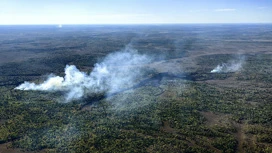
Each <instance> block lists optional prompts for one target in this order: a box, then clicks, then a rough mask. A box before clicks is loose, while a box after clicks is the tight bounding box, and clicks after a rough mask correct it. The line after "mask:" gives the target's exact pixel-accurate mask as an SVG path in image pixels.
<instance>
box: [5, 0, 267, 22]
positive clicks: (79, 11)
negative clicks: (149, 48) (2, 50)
mask: <svg viewBox="0 0 272 153" xmlns="http://www.w3.org/2000/svg"><path fill="white" fill-rule="evenodd" d="M161 23H163V24H164V23H166V24H167V23H272V0H0V24H1V25H3V24H4V25H7V24H161Z"/></svg>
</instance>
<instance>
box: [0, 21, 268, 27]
mask: <svg viewBox="0 0 272 153" xmlns="http://www.w3.org/2000/svg"><path fill="white" fill-rule="evenodd" d="M183 24H184V25H185V24H187V25H188V24H272V22H210V23H207V22H199V23H195V22H192V23H190V22H188V23H64V24H60V23H58V24H57V23H56V24H54V23H48V24H47V23H41V24H39V23H30V24H24V23H23V24H0V26H17V25H18V26H24V25H26V26H27V25H37V26H39V25H54V26H58V25H62V26H63V25H64V26H65V25H68V26H69V25H183Z"/></svg>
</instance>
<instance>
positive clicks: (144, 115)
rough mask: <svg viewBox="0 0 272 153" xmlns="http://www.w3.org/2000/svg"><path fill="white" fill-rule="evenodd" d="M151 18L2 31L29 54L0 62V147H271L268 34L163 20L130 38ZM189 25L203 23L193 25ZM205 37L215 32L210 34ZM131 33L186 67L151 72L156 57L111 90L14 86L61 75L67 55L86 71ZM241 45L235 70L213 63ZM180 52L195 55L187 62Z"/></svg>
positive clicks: (4, 43) (139, 44)
mask: <svg viewBox="0 0 272 153" xmlns="http://www.w3.org/2000/svg"><path fill="white" fill-rule="evenodd" d="M149 28H150V27H144V28H143V27H142V28H139V29H137V28H135V27H130V28H128V29H126V28H124V27H123V28H120V27H117V28H116V29H117V31H118V32H115V31H114V30H112V29H114V28H111V29H110V28H106V29H103V28H102V29H99V28H98V29H95V28H91V29H88V28H86V29H87V30H86V29H84V28H83V29H84V30H83V31H75V32H74V31H69V30H67V31H65V29H64V28H63V29H64V30H63V31H59V32H55V33H54V32H52V33H50V32H48V31H50V30H48V31H42V32H40V33H39V34H36V33H35V32H32V31H30V32H29V31H27V32H25V33H26V34H29V35H25V36H23V37H21V36H16V39H14V40H13V41H11V40H8V37H7V36H8V35H11V34H5V35H4V34H2V36H3V37H2V38H1V40H0V44H1V49H2V51H1V52H2V54H4V53H5V52H6V53H8V52H9V51H10V52H16V53H18V54H19V53H20V52H21V54H25V56H26V58H23V57H22V58H23V59H20V60H19V59H18V60H16V61H10V62H2V63H0V152H1V148H4V149H5V150H6V151H10V150H16V151H17V152H41V153H45V152H46V153H47V152H48V153H53V152H56V153H62V152H63V153H68V152H71V153H95V152H97V153H108V152H111V153H121V152H129V153H131V152H135V153H141V152H143V153H145V152H149V153H153V152H154V153H155V152H186V153H193V152H199V153H203V152H211V153H214V152H215V153H220V152H222V153H234V152H246V153H251V152H252V153H255V152H264V153H271V152H272V103H271V99H272V77H271V74H272V67H271V65H272V54H271V49H272V46H271V44H270V43H267V42H251V43H249V42H246V41H243V42H239V41H238V42H237V41H235V42H229V41H227V42H224V41H223V40H226V39H233V38H236V37H238V36H237V35H239V33H238V34H237V33H233V34H229V33H228V30H229V27H226V29H227V30H225V33H224V34H222V35H216V33H214V32H212V28H210V27H208V28H207V29H206V28H205V27H195V28H194V29H190V28H189V27H170V28H169V27H164V28H166V29H167V28H169V29H171V30H169V33H166V34H164V33H163V34H161V33H159V32H158V31H159V30H160V28H158V27H157V29H156V28H154V29H153V30H150V31H149V36H146V37H144V36H141V37H140V36H139V37H138V36H137V39H136V38H134V37H136V34H135V33H136V31H143V32H147V31H148V30H147V29H149ZM217 28H218V27H217ZM234 28H238V29H239V28H242V27H234ZM252 28H253V29H254V26H253V27H252ZM116 29H115V30H116ZM120 29H121V30H120ZM131 29H133V30H131ZM151 29H152V28H151ZM179 29H181V30H179ZM183 29H185V30H183ZM188 29H189V30H191V31H192V33H190V32H188ZM269 29H271V26H270V28H268V30H269ZM88 30H89V31H91V32H86V31H88ZM103 30H105V31H104V32H103V33H102V32H101V31H103ZM107 30H108V31H107ZM111 30H112V31H111ZM194 30H202V31H204V32H206V33H205V34H203V35H194V33H193V31H194ZM18 31H19V32H20V30H18ZM84 31H85V33H84ZM124 31H126V32H124ZM223 31H224V29H223ZM243 32H247V33H249V35H250V37H249V38H248V39H250V40H252V39H255V38H256V39H259V37H264V36H267V37H269V38H267V39H269V40H271V35H269V33H261V32H260V33H250V31H243ZM270 33H271V32H270ZM178 34H180V35H178ZM191 34H192V35H191ZM228 34H229V35H228ZM181 35H182V37H181ZM72 36H73V37H72ZM170 36H172V37H170ZM11 37H13V36H11ZM14 37H15V36H14ZM17 37H18V38H17ZM179 37H181V38H179ZM178 38H179V39H178ZM177 39H178V41H174V40H177ZM211 39H216V40H214V41H213V42H209V43H208V42H207V43H206V40H207V41H208V40H209V41H211ZM237 39H240V40H242V39H244V38H243V37H242V38H237ZM22 40H25V41H28V42H25V41H24V42H20V41H22ZM130 42H132V44H133V45H134V47H135V48H136V49H138V51H139V52H140V53H147V54H150V55H153V54H161V53H165V52H167V53H169V52H170V53H169V54H166V55H165V57H164V59H161V58H159V57H156V58H155V62H154V63H155V64H156V62H157V63H163V64H166V65H167V63H168V64H169V63H170V65H172V64H173V63H174V64H177V65H178V66H183V67H182V70H183V71H184V74H185V75H186V77H178V76H175V75H174V76H172V75H165V76H162V77H161V78H160V79H157V78H156V76H158V75H160V74H161V73H162V72H161V71H162V70H160V69H159V68H156V65H155V68H154V66H152V68H153V69H148V70H149V71H148V72H147V73H146V75H145V77H146V78H145V79H147V80H148V79H150V78H155V79H154V80H152V79H151V81H149V82H148V81H147V82H145V83H142V84H139V85H138V86H137V85H136V86H134V87H133V88H130V89H128V90H125V91H122V92H118V93H116V94H113V95H110V96H107V95H106V94H105V93H103V92H102V93H96V94H92V95H89V96H87V97H84V98H81V99H79V100H73V101H71V102H64V101H63V99H62V97H63V96H64V94H65V93H63V92H60V91H59V92H47V91H32V90H29V91H24V90H15V89H14V88H15V87H17V86H18V85H20V84H22V83H23V82H24V81H30V82H36V83H38V82H41V81H44V80H45V78H46V75H49V74H50V73H54V74H57V75H60V76H63V75H64V74H63V69H64V67H65V65H66V64H74V65H76V66H77V67H78V68H79V69H80V70H81V71H84V72H88V73H89V72H91V71H92V69H93V65H94V64H95V63H96V62H99V61H100V60H101V59H103V57H105V56H106V55H107V54H108V53H110V52H113V51H117V50H120V49H121V48H123V47H124V46H125V44H127V43H130ZM222 43H224V45H223V46H225V48H224V47H223V48H221V47H222ZM11 46H13V47H11ZM244 46H246V47H244ZM262 46H263V47H262ZM235 47H236V48H235ZM54 48H55V50H54ZM234 48H235V49H234ZM239 48H240V49H245V50H246V49H248V50H246V51H245V52H243V53H242V54H241V55H243V56H244V57H245V59H244V64H243V68H242V69H241V70H240V71H237V72H229V73H210V71H211V70H212V69H213V68H214V67H216V65H218V64H221V63H222V62H227V61H229V60H231V59H232V58H233V57H234V56H235V55H236V54H235V52H236V51H237V50H239ZM250 48H252V50H250ZM255 48H260V50H264V52H262V51H258V50H255ZM23 49H24V50H23ZM220 49H221V50H224V49H225V50H226V51H225V52H221V50H220ZM203 50H204V51H203ZM209 50H210V52H209ZM198 51H203V52H198ZM206 52H209V53H206ZM36 56H38V58H36ZM186 59H189V61H190V62H191V61H193V64H191V63H189V64H187V65H186ZM174 60H180V61H183V62H184V63H185V64H184V65H182V64H183V63H182V62H181V63H178V62H173V61H174ZM150 67H151V66H150ZM158 67H160V65H159V66H158ZM172 71H174V70H172ZM165 72H167V73H168V74H171V71H170V70H168V69H166V70H165ZM133 85H134V84H132V86H133Z"/></svg>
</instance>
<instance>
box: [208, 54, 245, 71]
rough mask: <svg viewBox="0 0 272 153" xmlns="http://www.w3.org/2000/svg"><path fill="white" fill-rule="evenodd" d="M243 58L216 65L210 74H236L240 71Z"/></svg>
mask: <svg viewBox="0 0 272 153" xmlns="http://www.w3.org/2000/svg"><path fill="white" fill-rule="evenodd" d="M244 61H245V58H244V57H243V56H242V57H239V58H238V59H236V60H231V61H229V62H227V63H223V64H220V65H217V66H216V67H215V68H214V69H213V70H212V71H211V73H227V72H237V71H239V70H241V69H242V67H243V64H244Z"/></svg>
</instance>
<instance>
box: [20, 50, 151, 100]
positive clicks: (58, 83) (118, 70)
mask: <svg viewBox="0 0 272 153" xmlns="http://www.w3.org/2000/svg"><path fill="white" fill-rule="evenodd" d="M151 60H152V58H150V57H149V56H147V55H143V54H139V53H138V52H137V50H135V49H132V48H131V46H129V45H128V46H127V47H126V48H125V49H124V50H122V51H120V52H115V53H112V54H109V55H108V56H106V57H105V59H104V60H103V61H102V62H101V63H97V64H95V65H94V68H93V71H92V72H91V73H89V74H87V73H86V72H81V71H79V70H78V69H77V68H76V66H74V65H66V67H65V76H64V77H60V76H55V75H53V74H52V75H50V76H49V77H48V79H47V80H45V81H44V82H43V83H41V84H35V83H31V82H24V83H23V84H21V85H19V86H18V87H16V88H15V89H17V90H40V91H64V92H66V93H67V95H66V101H71V100H76V99H80V98H82V97H84V96H85V95H88V94H92V93H98V92H107V93H112V92H116V91H118V90H120V89H124V88H127V87H130V86H132V85H133V84H135V82H136V81H137V79H138V78H141V77H142V76H143V75H144V69H143V67H142V66H141V65H143V64H147V63H150V62H151Z"/></svg>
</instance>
